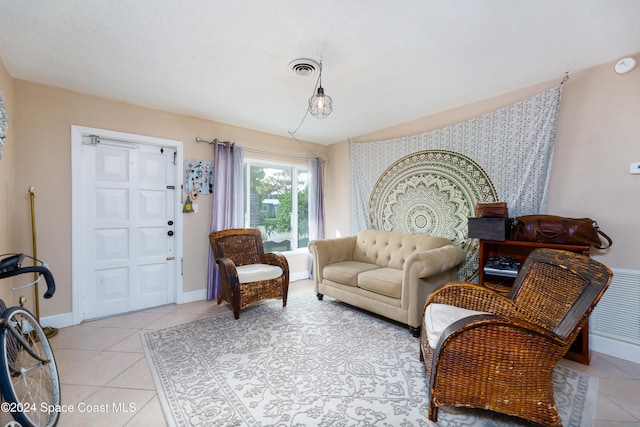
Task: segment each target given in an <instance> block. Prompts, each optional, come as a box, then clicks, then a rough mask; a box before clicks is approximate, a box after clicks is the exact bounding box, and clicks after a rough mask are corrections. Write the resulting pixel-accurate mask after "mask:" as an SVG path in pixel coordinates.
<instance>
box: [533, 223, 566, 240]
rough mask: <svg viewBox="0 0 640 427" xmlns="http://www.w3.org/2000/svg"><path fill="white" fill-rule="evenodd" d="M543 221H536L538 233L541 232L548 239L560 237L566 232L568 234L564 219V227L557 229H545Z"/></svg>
mask: <svg viewBox="0 0 640 427" xmlns="http://www.w3.org/2000/svg"><path fill="white" fill-rule="evenodd" d="M541 222H542V220H540V219H539V220H537V221H536V233H538V234H540V235H541V236H542V237H544V238H547V239H555V238H556V237H560V236H562V235H564V234H566V230H565V227H564V221H562V225H563V227H562V228H561V229H560V230H558V231H556V230H544V229H543V228H542V227H540V223H541Z"/></svg>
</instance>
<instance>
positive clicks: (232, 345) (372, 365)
mask: <svg viewBox="0 0 640 427" xmlns="http://www.w3.org/2000/svg"><path fill="white" fill-rule="evenodd" d="M142 341H143V345H144V348H145V353H146V356H147V361H148V363H149V366H150V367H151V371H152V373H153V376H154V380H155V383H156V388H157V390H158V396H159V398H160V401H161V403H162V407H163V410H164V413H165V417H166V419H167V423H168V424H169V425H170V426H214V425H215V426H219V425H223V426H262V425H278V426H312V425H313V426H360V425H372V426H373V425H376V426H435V425H439V426H526V425H529V424H527V423H526V422H524V421H522V420H519V419H517V418H511V417H505V416H501V415H499V414H494V413H490V412H487V411H470V410H453V409H451V408H441V409H440V412H439V419H438V424H434V423H431V422H429V421H428V420H427V408H428V402H427V392H426V390H427V380H426V377H425V369H424V366H423V365H422V363H421V362H420V360H419V345H418V341H417V339H416V338H413V337H411V335H410V334H409V332H408V330H407V328H406V326H402V325H398V324H396V323H393V322H389V321H387V320H383V319H380V318H378V317H376V316H373V315H371V314H368V313H365V312H362V311H360V310H357V309H354V308H352V307H349V306H346V305H344V304H341V303H339V302H337V301H334V300H332V299H331V298H327V297H325V300H324V301H318V300H317V299H316V297H315V294H313V293H310V292H309V293H307V292H303V293H293V294H291V295H290V296H289V300H288V302H287V307H286V308H284V309H283V308H282V303H281V302H280V301H276V300H272V301H268V302H265V303H262V304H258V305H254V306H251V307H249V308H246V309H245V310H243V311H242V313H241V315H240V319H239V320H234V319H233V315H232V314H231V313H224V314H220V315H217V316H214V317H210V318H207V319H202V320H198V321H195V322H191V323H187V324H184V325H179V326H175V327H172V328H168V329H163V330H159V331H153V332H148V333H146V334H144V335H143V336H142ZM597 387H598V383H597V378H593V377H590V376H588V375H585V374H582V373H579V372H576V371H573V370H571V369H568V368H565V367H558V368H557V369H556V371H555V374H554V389H555V393H556V401H557V403H558V406H559V409H560V413H561V417H562V420H563V424H564V425H565V426H590V425H592V423H593V417H594V411H595V399H596V393H597Z"/></svg>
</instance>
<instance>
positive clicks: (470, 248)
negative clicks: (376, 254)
mask: <svg viewBox="0 0 640 427" xmlns="http://www.w3.org/2000/svg"><path fill="white" fill-rule="evenodd" d="M496 200H497V194H496V190H495V188H494V187H493V184H492V183H491V179H490V178H489V177H488V176H487V174H486V173H485V171H484V170H483V169H482V168H481V167H480V166H479V165H478V164H477V163H475V162H474V161H473V160H471V159H470V158H468V157H466V156H463V155H462V154H459V153H454V152H450V151H444V150H428V151H421V152H418V153H413V154H410V155H408V156H405V157H403V158H402V159H400V160H398V161H397V162H395V163H394V164H392V165H391V166H390V167H389V168H388V169H387V170H386V171H385V172H384V173H383V174H382V176H380V178H379V179H378V182H376V184H375V186H374V188H373V191H372V192H371V197H370V199H369V213H370V222H371V226H372V227H373V228H374V229H376V230H386V231H402V232H406V233H420V234H428V235H431V236H442V237H446V238H448V239H449V240H451V241H453V242H454V243H455V244H457V245H461V246H462V247H463V248H464V249H465V251H466V252H467V258H466V261H465V263H464V264H463V266H462V268H461V269H460V271H459V276H460V279H461V280H473V278H474V277H475V276H476V275H477V264H478V252H477V246H478V241H477V239H467V223H468V218H469V217H470V216H473V211H474V208H475V205H476V203H477V202H492V201H496Z"/></svg>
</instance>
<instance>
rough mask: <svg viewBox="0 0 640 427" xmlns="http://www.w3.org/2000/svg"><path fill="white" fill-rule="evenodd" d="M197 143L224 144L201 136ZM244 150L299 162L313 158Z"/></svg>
mask: <svg viewBox="0 0 640 427" xmlns="http://www.w3.org/2000/svg"><path fill="white" fill-rule="evenodd" d="M196 142H206V143H208V144H211V145H213V144H224V142H220V141H218V138H214V139H211V140H209V139H204V138H200V137H199V136H197V137H196ZM242 149H243V150H244V151H249V152H251V153H258V154H266V155H269V156H279V157H288V158H290V159H297V160H310V159H312V157H300V156H292V155H290V154H280V153H272V152H270V151H263V150H256V149H255V148H246V147H242Z"/></svg>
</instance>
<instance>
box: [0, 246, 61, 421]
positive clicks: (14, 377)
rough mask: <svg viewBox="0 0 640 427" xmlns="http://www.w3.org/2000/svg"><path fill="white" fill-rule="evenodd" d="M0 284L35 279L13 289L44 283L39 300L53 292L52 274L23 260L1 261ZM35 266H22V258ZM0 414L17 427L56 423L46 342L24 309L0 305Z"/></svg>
mask: <svg viewBox="0 0 640 427" xmlns="http://www.w3.org/2000/svg"><path fill="white" fill-rule="evenodd" d="M0 257H2V259H1V260H0V279H5V278H8V277H12V276H17V275H20V274H25V273H37V276H36V277H35V278H34V281H33V282H31V283H27V284H24V285H21V286H17V287H15V288H13V290H15V289H21V288H23V287H26V286H31V285H35V284H36V283H38V282H39V281H40V279H41V278H42V277H44V279H45V281H46V283H47V290H46V292H45V294H44V298H51V297H52V296H53V294H54V292H55V282H54V279H53V274H52V273H51V271H50V270H49V268H48V267H47V265H46V264H45V263H43V262H42V261H40V260H36V259H35V258H32V257H29V256H27V255H24V254H5V255H0ZM25 257H27V258H31V259H32V260H33V261H34V263H39V265H34V266H25V267H23V266H22V261H23V260H24V258H25ZM0 311H1V312H2V315H1V317H0V389H1V390H2V396H3V401H2V403H1V405H2V406H1V407H0V409H2V411H3V412H10V413H11V416H12V417H13V419H14V420H15V421H16V422H17V423H19V424H20V425H21V426H22V427H53V426H55V425H56V424H57V422H58V419H59V417H60V410H59V408H60V379H59V378H58V370H57V368H56V362H55V359H54V356H53V351H52V349H51V345H50V344H49V339H48V338H47V335H46V334H45V332H44V331H43V329H42V327H41V326H40V323H39V322H38V321H37V320H36V318H35V317H34V316H33V315H32V314H31V313H30V312H29V311H28V310H27V309H25V308H23V307H21V306H14V307H9V308H6V305H5V303H4V301H2V300H1V299H0Z"/></svg>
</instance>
